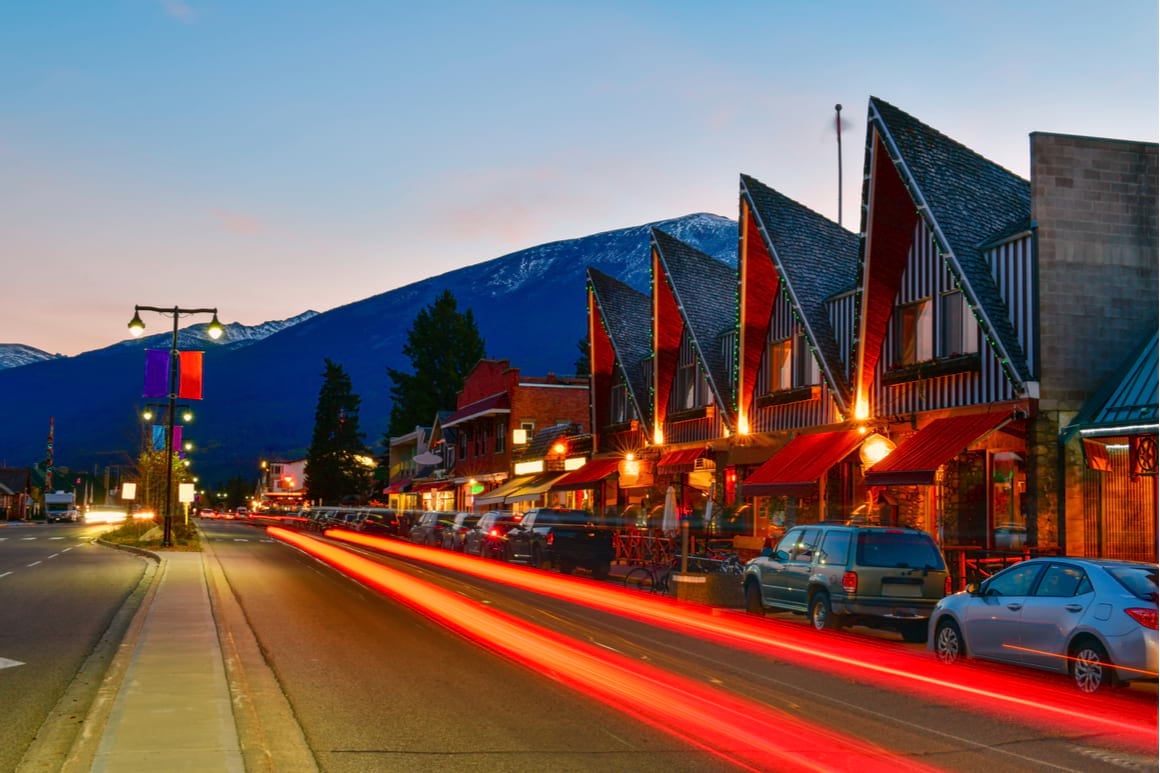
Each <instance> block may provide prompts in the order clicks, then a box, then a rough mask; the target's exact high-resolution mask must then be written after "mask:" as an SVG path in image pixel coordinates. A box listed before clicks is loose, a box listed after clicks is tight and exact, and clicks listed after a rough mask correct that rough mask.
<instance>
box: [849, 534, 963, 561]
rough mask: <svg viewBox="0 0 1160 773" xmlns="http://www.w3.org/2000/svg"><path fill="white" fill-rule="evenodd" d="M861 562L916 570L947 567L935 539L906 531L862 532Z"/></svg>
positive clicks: (859, 543) (859, 552)
mask: <svg viewBox="0 0 1160 773" xmlns="http://www.w3.org/2000/svg"><path fill="white" fill-rule="evenodd" d="M858 563H859V564H860V565H862V566H891V567H909V568H912V569H926V568H929V569H944V568H945V564H944V563H943V557H942V553H940V552H939V549H938V547H937V546H936V545H935V544H934V540H932V539H931V538H930V537H928V536H926V535H925V534H920V533H917V532H906V531H860V532H858Z"/></svg>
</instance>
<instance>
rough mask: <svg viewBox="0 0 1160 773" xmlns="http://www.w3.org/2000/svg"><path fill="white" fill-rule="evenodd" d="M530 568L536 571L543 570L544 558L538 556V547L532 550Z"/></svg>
mask: <svg viewBox="0 0 1160 773" xmlns="http://www.w3.org/2000/svg"><path fill="white" fill-rule="evenodd" d="M532 566H534V567H536V568H537V569H543V568H544V557H543V556H542V555H540V547H539V546H538V545H536V546H534V547H533V548H532Z"/></svg>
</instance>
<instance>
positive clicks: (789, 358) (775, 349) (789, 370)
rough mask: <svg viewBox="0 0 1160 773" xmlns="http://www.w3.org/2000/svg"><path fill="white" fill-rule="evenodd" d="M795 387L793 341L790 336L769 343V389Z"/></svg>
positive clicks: (776, 389) (772, 390)
mask: <svg viewBox="0 0 1160 773" xmlns="http://www.w3.org/2000/svg"><path fill="white" fill-rule="evenodd" d="M792 388H793V341H792V340H791V339H789V338H786V339H783V340H781V341H774V342H773V343H772V344H770V345H769V391H771V392H776V391H778V390H779V389H792Z"/></svg>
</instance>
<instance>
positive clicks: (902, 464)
mask: <svg viewBox="0 0 1160 773" xmlns="http://www.w3.org/2000/svg"><path fill="white" fill-rule="evenodd" d="M1013 418H1014V415H1013V414H1012V413H1011V412H1010V411H996V412H991V413H970V414H966V415H964V416H951V417H948V418H945V419H935V420H934V421H932V422H931V423H930V424H927V425H926V426H925V427H923V428H922V429H920V430H919V431H918V432H915V433H914V434H913V435H911V436H910V437H908V438H907V439H906V440H904V441H902V443H901V444H900V445H899V446H898V448H896V449H894V451H892V452H891V453H890V455H889V456H887V457H886V458H885V459H883V460H882V461H880V462H878V464H876V465H874V466H873V467H871V468H870V469H868V470H866V485H867V486H929V485H931V484H933V483H934V478H935V473H936V472H937V471H938V468H939V467H942V466H943V465H944V464H946V463H947V462H949V461H950V460H951V459H954V458H955V457H956V456H958V455H959V454H961V453H962V452H963V451H966V450H967V448H968V447H969V446H970V445H971V444H973V443H975V442H977V441H979V440H981V439H982V438H984V437H985V436H987V435H989V434H991V433H992V432H994V431H995V430H997V429H998V428H999V427H1001V426H1003V425H1004V424H1006V423H1007V422H1009V421H1011V420H1012V419H1013Z"/></svg>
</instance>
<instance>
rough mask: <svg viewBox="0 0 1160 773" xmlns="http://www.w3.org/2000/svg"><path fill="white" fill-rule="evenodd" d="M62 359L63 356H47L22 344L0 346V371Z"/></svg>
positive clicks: (43, 352)
mask: <svg viewBox="0 0 1160 773" xmlns="http://www.w3.org/2000/svg"><path fill="white" fill-rule="evenodd" d="M60 357H64V355H63V354H49V353H48V352H45V351H41V350H40V349H37V348H35V347H32V346H25V345H24V344H0V370H3V369H4V368H19V367H20V366H21V365H30V364H32V363H34V362H44V361H45V360H55V359H57V358H60Z"/></svg>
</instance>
